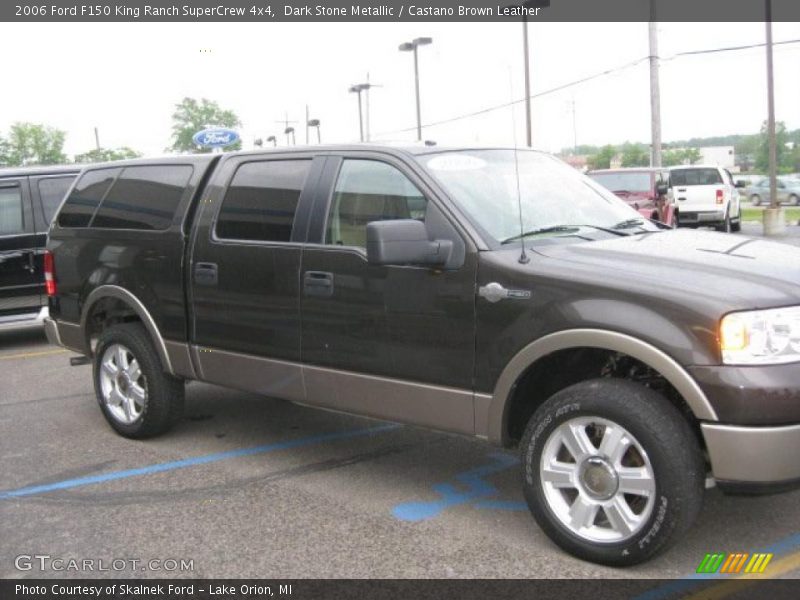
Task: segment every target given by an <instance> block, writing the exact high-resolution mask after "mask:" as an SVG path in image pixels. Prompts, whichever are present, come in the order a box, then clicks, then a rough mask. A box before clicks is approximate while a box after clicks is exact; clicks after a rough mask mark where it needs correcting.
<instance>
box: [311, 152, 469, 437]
mask: <svg viewBox="0 0 800 600" xmlns="http://www.w3.org/2000/svg"><path fill="white" fill-rule="evenodd" d="M323 179H324V180H326V181H328V184H329V185H328V188H327V194H321V195H320V196H318V199H317V201H318V204H317V205H316V206H315V210H314V215H315V218H316V219H317V222H316V223H315V222H312V226H311V231H310V233H309V242H310V243H308V244H307V245H306V246H305V248H304V251H303V259H302V269H301V272H302V281H301V286H302V288H303V295H302V316H303V317H302V357H303V362H304V364H305V365H306V367H305V370H304V373H305V383H306V388H307V393H308V401H309V402H310V403H314V404H320V405H325V406H330V407H332V408H337V409H341V410H346V411H353V412H358V413H362V414H369V415H373V416H377V417H384V418H389V419H393V420H399V421H406V422H412V423H420V424H424V425H426V426H432V427H436V428H440V429H447V430H453V431H459V432H463V433H472V432H473V431H474V410H473V406H472V389H473V372H474V352H475V273H476V261H477V254H476V252H475V251H474V250H473V249H472V248H471V245H469V244H467V243H466V238H465V237H464V236H463V235H462V234H461V233H460V232H459V231H458V230H457V229H456V228H455V227H454V226H453V224H452V223H451V222H450V221H449V220H448V219H447V218H445V217H444V213H443V211H442V209H441V208H440V207H439V206H437V204H436V202H435V201H434V200H433V195H432V193H431V190H430V189H429V188H427V187H426V186H425V184H424V182H423V180H422V179H421V178H420V177H419V176H418V175H417V174H416V173H415V172H414V170H413V169H411V168H410V167H409V166H408V165H405V164H403V163H401V162H399V161H397V160H396V159H394V158H389V157H385V156H381V155H376V156H372V155H370V154H357V155H346V156H343V157H331V158H330V159H329V161H328V165H327V167H326V175H325V176H323ZM320 204H322V206H320ZM385 219H419V220H421V221H423V222H425V223H426V226H427V228H428V232H429V235H431V237H432V238H437V239H441V238H449V239H451V240H452V241H453V243H454V254H453V259H452V260H451V264H449V265H447V266H446V267H445V268H429V267H416V266H374V265H370V264H369V263H368V262H367V255H366V226H367V223H369V222H371V221H378V220H385ZM313 242H315V243H313Z"/></svg>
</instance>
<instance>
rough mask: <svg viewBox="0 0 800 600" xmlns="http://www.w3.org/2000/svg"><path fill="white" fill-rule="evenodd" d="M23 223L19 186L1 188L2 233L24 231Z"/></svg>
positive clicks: (0, 214)
mask: <svg viewBox="0 0 800 600" xmlns="http://www.w3.org/2000/svg"><path fill="white" fill-rule="evenodd" d="M23 225H24V222H23V220H22V192H21V190H20V188H19V186H13V187H2V188H0V235H12V234H15V233H22V232H23V228H24V227H23Z"/></svg>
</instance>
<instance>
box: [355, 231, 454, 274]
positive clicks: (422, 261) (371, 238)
mask: <svg viewBox="0 0 800 600" xmlns="http://www.w3.org/2000/svg"><path fill="white" fill-rule="evenodd" d="M452 251H453V242H451V241H450V240H435V241H430V240H429V239H428V230H427V229H426V228H425V223H423V222H422V221H417V220H416V219H397V220H392V221H373V222H372V223H367V261H368V262H369V264H371V265H428V266H442V265H444V264H445V263H447V260H448V259H449V258H450V253H451V252H452Z"/></svg>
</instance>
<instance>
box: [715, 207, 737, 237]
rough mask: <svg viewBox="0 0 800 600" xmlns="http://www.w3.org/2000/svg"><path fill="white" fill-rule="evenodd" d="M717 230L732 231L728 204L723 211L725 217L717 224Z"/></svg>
mask: <svg viewBox="0 0 800 600" xmlns="http://www.w3.org/2000/svg"><path fill="white" fill-rule="evenodd" d="M716 229H717V231H721V232H722V233H730V232H731V231H733V227H732V223H731V215H730V206H729V207H728V209H727V210H726V211H725V219H724V220H723V221H722V223H721V224H719V225H717V228H716Z"/></svg>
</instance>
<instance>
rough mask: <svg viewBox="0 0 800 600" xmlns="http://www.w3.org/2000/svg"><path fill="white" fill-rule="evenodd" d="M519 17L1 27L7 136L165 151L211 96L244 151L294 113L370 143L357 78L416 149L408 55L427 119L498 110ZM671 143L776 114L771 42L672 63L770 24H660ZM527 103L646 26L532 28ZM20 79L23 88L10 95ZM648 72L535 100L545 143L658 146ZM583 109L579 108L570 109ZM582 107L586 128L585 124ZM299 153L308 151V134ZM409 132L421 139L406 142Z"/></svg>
mask: <svg viewBox="0 0 800 600" xmlns="http://www.w3.org/2000/svg"><path fill="white" fill-rule="evenodd" d="M521 27H522V26H521V25H520V24H519V23H497V24H495V23H458V24H456V23H423V24H418V23H379V24H363V23H362V24H326V23H312V24H301V23H290V24H286V23H282V24H263V23H253V24H249V23H246V24H221V23H220V24H198V23H175V24H167V23H158V24H149V23H118V24H115V23H95V24H83V23H79V24H66V23H62V24H51V23H46V24H32V23H25V24H19V23H15V24H13V25H12V24H9V23H2V24H0V56H3V57H5V60H4V61H3V62H4V65H3V72H4V81H5V82H6V84H5V85H4V86H3V87H4V90H3V93H2V94H0V135H2V134H4V133H5V132H7V130H8V127H9V125H11V123H13V122H15V121H33V122H37V123H46V124H48V125H51V126H54V127H58V128H60V129H63V130H65V131H66V132H67V143H66V151H67V153H68V154H74V153H77V152H82V151H86V150H88V149H91V148H92V147H93V146H94V133H93V128H94V127H98V128H99V131H100V141H101V144H102V145H103V146H104V147H117V146H130V147H132V148H134V149H136V150H139V151H141V152H144V153H145V154H146V155H159V154H163V153H164V149H165V148H166V147H167V146H168V145H169V143H170V125H171V114H172V112H173V108H174V105H175V104H176V103H177V102H179V101H180V100H181V98H183V97H185V96H190V97H195V98H201V97H205V98H209V99H212V100H215V101H217V102H218V103H219V104H220V105H221V106H223V107H225V108H230V109H233V110H234V111H235V112H236V113H237V114H238V115H239V116H240V118H241V120H242V123H243V127H242V131H241V133H242V137H243V140H244V143H245V147H251V146H252V141H253V139H254V138H256V137H264V138H266V137H267V136H268V135H271V134H276V135H277V134H280V135H279V138H280V139H281V140H282V141H284V140H285V136H283V135H282V134H281V132H282V131H283V127H284V126H283V124H281V123H277V122H276V121H278V120H279V119H283V118H284V115H285V114H286V113H287V112H288V116H289V119H290V120H293V121H300V122H302V119H303V117H304V110H305V105H306V104H308V105H309V106H310V110H311V117H312V118H319V119H320V120H321V122H322V137H323V141H324V142H345V141H354V140H356V139H357V138H358V109H357V102H356V98H355V95H354V94H349V93H348V87H349V85H350V84H353V83H359V82H362V81H364V80H365V79H366V77H367V73H369V77H370V80H371V81H372V82H373V83H376V84H381V85H382V86H383V87H380V88H375V89H373V91H372V92H371V132H372V137H373V139H385V140H389V139H391V140H398V141H399V140H412V139H414V131H413V127H414V125H415V122H416V121H415V112H414V95H413V94H414V91H413V90H414V88H413V85H414V84H413V63H412V58H411V55H410V54H409V53H401V52H399V51H398V50H397V46H398V44H400V43H401V42H404V41H408V40H410V39H412V38H414V37H418V36H430V37H433V40H434V41H433V44H432V45H431V46H426V47H423V48H421V49H420V72H421V88H422V119H423V123H430V122H436V121H440V120H445V119H449V118H451V117H456V116H459V115H462V114H466V113H470V112H473V111H477V110H481V109H483V108H486V107H490V106H494V105H498V104H503V103H505V102H508V101H509V100H510V99H511V98H512V97H514V98H521V97H522V95H523V80H522V73H523V72H522V29H521ZM659 36H660V54H661V56H662V57H664V58H665V60H664V62H663V63H662V69H661V88H662V116H663V135H664V139H665V141H669V140H675V139H684V138H689V137H695V136H709V135H723V134H729V133H749V132H756V131H758V129H759V127H760V124H761V122H762V121H763V120H764V119H765V118H766V69H765V56H764V50H763V48H755V49H751V50H745V51H740V52H727V53H721V54H710V55H708V54H707V55H701V56H695V57H681V58H674V59H671V60H670V59H669V57H672V56H673V55H675V54H676V53H679V52H684V51H690V50H700V49H706V48H717V47H727V46H738V45H744V44H751V43H761V42H763V41H764V25H763V23H742V24H735V23H718V24H713V23H702V24H701V23H662V24H660V25H659ZM530 38H531V60H532V86H531V87H532V93H533V94H537V93H541V92H545V91H547V90H550V89H552V88H555V87H558V86H561V85H563V84H565V83H568V82H570V81H575V80H578V79H581V78H584V77H587V76H590V75H593V74H596V73H599V72H603V71H606V70H609V69H615V68H617V67H620V66H622V65H627V64H629V63H631V62H633V61H636V60H638V59H642V58H643V57H646V56H647V54H648V38H647V24H646V23H621V24H616V23H532V24H531V25H530ZM774 38H775V40H776V41H779V40H790V39H798V40H800V23H777V24H775V25H774ZM775 79H776V105H777V117H778V119H779V120H783V121H785V122H786V123H787V125H788V126H789V127H790V128H797V127H800V43H799V44H788V45H784V46H779V47H777V48H776V51H775ZM10 82H14V83H13V85H11V84H10ZM648 82H649V78H648V65H647V61H646V60H645V61H642V62H640V63H639V64H638V65H635V66H632V67H628V68H625V69H622V70H619V71H615V72H614V73H612V74H610V75H606V76H602V77H599V78H597V79H594V80H592V81H590V82H588V83H585V84H581V85H577V86H574V87H571V88H569V89H566V90H563V91H559V92H555V93H551V94H547V95H544V96H542V97H540V98H536V99H534V101H533V113H534V117H533V132H534V146H535V147H538V148H542V149H546V150H549V151H557V150H559V149H561V148H563V147H569V146H571V145H572V144H573V141H574V137H575V134H576V137H577V141H578V143H591V144H602V143H609V142H610V143H617V142H623V141H625V140H638V141H645V142H646V141H648V140H649V136H650V125H649V119H650V109H649V83H648ZM573 102H574V104H573ZM573 106H574V116H575V130H573ZM515 117H516V118H515V119H513V118H512V113H511V111H510V110H508V109H506V110H498V111H494V112H490V113H488V114H485V115H482V116H479V117H474V118H469V119H464V120H460V121H457V122H455V123H451V124H448V125H440V126H433V127H428V128H426V129H425V131H424V137H425V138H426V139H435V140H437V141H438V142H439V143H440V144H495V143H502V144H507V143H512V140H513V137H514V127H513V125H512V124H513V122H514V120H515V121H516V130H517V135H516V137H517V140H518V142H520V143H522V142H523V141H524V115H523V111H522V108H521V106H520V108H519V109H518V110H517V111H516V114H515ZM296 126H297V127H298V128H299V129H298V133H299V135H298V140H297V141H298V143H300V142H302V141H303V139H304V129H303V128H302V127H301V123H298V124H297V125H296ZM406 128H412V131H410V132H405V133H403V132H400V133H398V132H397V131H398V130H403V129H406Z"/></svg>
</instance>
